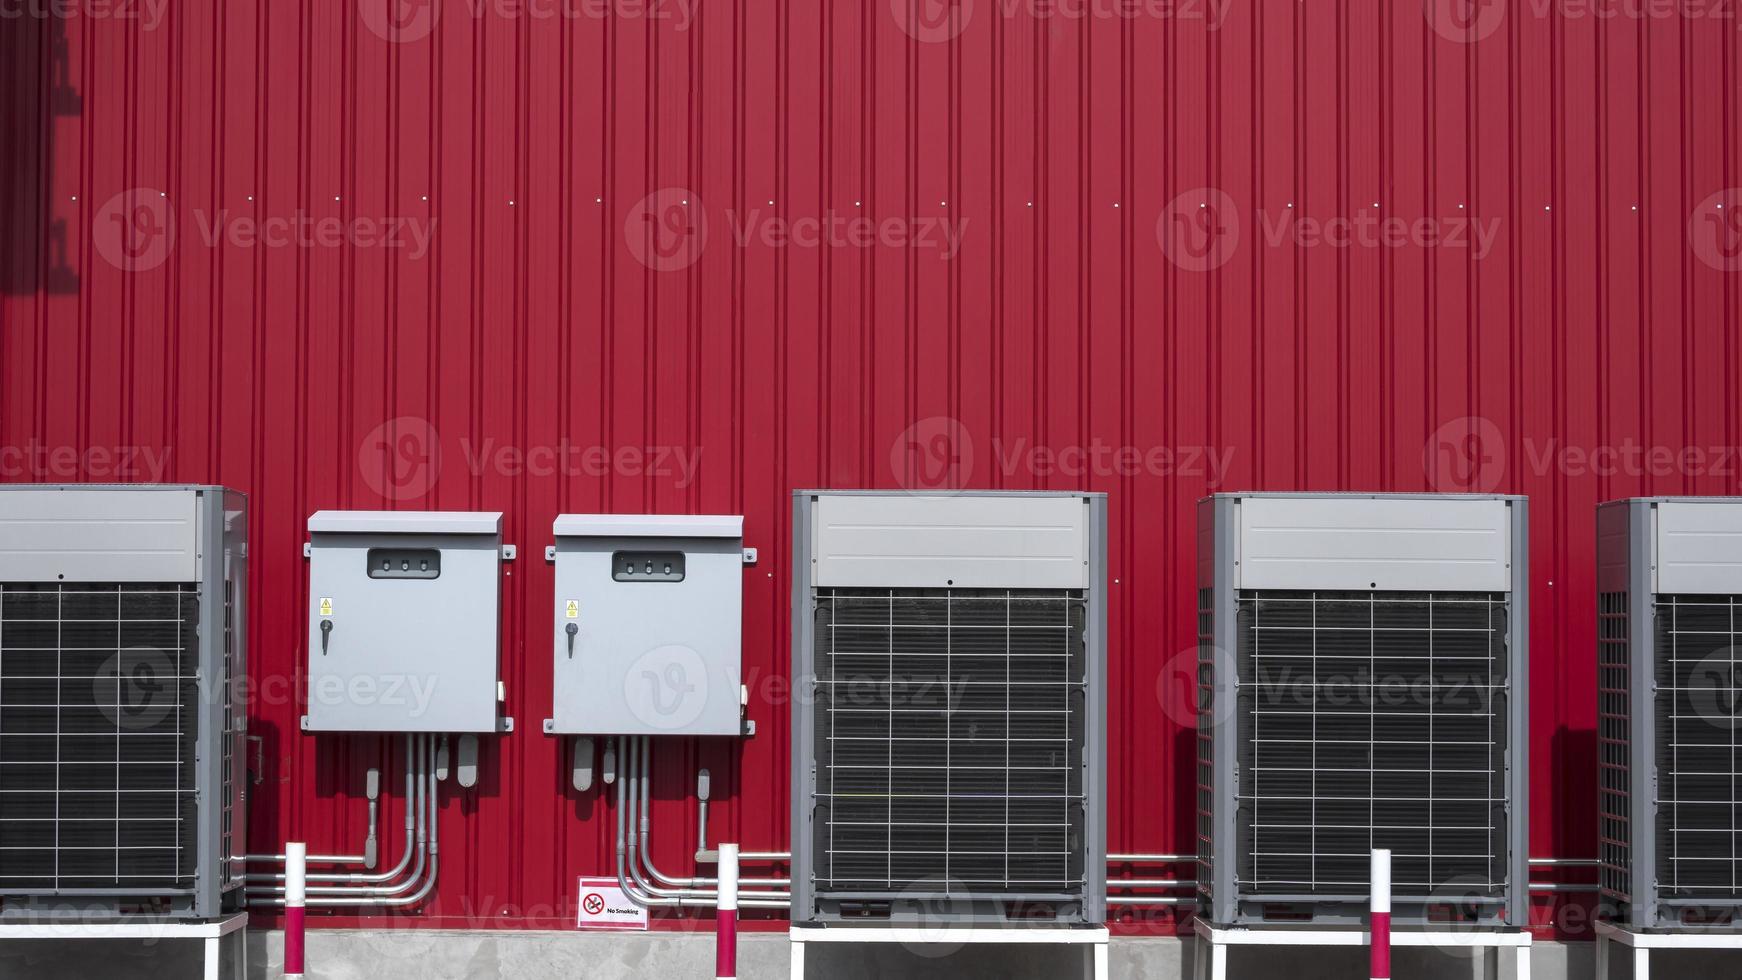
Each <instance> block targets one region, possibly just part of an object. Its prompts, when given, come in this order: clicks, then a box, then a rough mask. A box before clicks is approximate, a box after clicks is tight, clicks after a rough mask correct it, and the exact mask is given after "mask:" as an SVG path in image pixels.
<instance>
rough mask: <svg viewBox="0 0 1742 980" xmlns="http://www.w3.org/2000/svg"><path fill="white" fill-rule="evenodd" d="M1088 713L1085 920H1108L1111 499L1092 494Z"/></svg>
mask: <svg viewBox="0 0 1742 980" xmlns="http://www.w3.org/2000/svg"><path fill="white" fill-rule="evenodd" d="M1088 523H1089V535H1088V538H1089V554H1088V561H1089V575H1090V579H1089V594H1088V630H1087V633H1088V636H1087V641H1088V650H1087V651H1086V653H1087V656H1086V658H1085V659H1086V667H1087V674H1088V698H1087V702H1088V714H1087V717H1086V718H1085V733H1084V734H1085V737H1086V739H1087V743H1088V744H1087V745H1085V746H1084V751H1083V765H1084V770H1085V771H1084V773H1083V800H1084V803H1083V805H1084V808H1085V811H1084V818H1085V819H1084V828H1085V833H1086V836H1087V839H1086V840H1085V841H1084V845H1085V848H1084V850H1085V853H1084V868H1083V878H1084V895H1083V920H1084V921H1085V922H1089V923H1094V924H1099V923H1102V922H1105V921H1106V918H1107V498H1105V497H1090V498H1088Z"/></svg>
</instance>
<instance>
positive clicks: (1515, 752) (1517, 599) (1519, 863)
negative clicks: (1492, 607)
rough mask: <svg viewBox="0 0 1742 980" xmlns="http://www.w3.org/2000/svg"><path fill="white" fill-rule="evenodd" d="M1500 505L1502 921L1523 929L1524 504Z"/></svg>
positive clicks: (1526, 758)
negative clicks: (1503, 582) (1507, 657)
mask: <svg viewBox="0 0 1742 980" xmlns="http://www.w3.org/2000/svg"><path fill="white" fill-rule="evenodd" d="M1503 503H1505V504H1506V505H1507V510H1508V520H1509V523H1510V532H1511V540H1510V548H1509V551H1510V554H1509V555H1508V556H1507V558H1508V561H1509V563H1510V565H1511V567H1512V569H1513V570H1514V571H1515V574H1513V575H1511V576H1509V578H1510V581H1511V588H1510V592H1511V595H1512V599H1511V606H1512V609H1511V615H1510V617H1508V620H1507V626H1508V627H1509V629H1510V631H1511V635H1510V637H1508V640H1507V649H1508V652H1509V653H1510V654H1511V663H1510V669H1509V671H1508V676H1507V679H1506V682H1507V686H1508V687H1509V688H1510V690H1509V691H1508V695H1507V705H1508V707H1509V708H1510V709H1511V714H1512V731H1511V732H1510V733H1509V734H1508V736H1507V739H1506V751H1507V766H1508V769H1507V790H1508V793H1507V795H1508V796H1509V798H1510V802H1509V803H1508V806H1507V817H1508V822H1507V825H1506V830H1507V839H1508V841H1510V843H1511V848H1512V851H1511V854H1510V861H1509V862H1508V865H1507V867H1508V875H1507V877H1508V881H1507V886H1508V890H1507V899H1506V908H1507V916H1506V921H1507V922H1509V923H1513V924H1517V925H1524V924H1527V923H1529V921H1530V503H1529V501H1527V500H1525V499H1524V498H1523V497H1514V498H1510V499H1508V500H1505V501H1503Z"/></svg>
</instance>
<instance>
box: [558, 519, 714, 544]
mask: <svg viewBox="0 0 1742 980" xmlns="http://www.w3.org/2000/svg"><path fill="white" fill-rule="evenodd" d="M552 530H553V531H554V532H555V534H556V536H557V537H559V538H563V537H618V538H628V537H651V538H739V539H742V538H743V537H744V518H743V517H742V516H740V515H737V514H732V515H725V514H558V515H557V519H556V521H555V522H554V523H553V524H552Z"/></svg>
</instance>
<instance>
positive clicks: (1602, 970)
mask: <svg viewBox="0 0 1742 980" xmlns="http://www.w3.org/2000/svg"><path fill="white" fill-rule="evenodd" d="M1597 980H1609V937H1608V936H1605V935H1603V934H1602V933H1600V932H1599V933H1597Z"/></svg>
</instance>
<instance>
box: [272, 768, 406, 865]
mask: <svg viewBox="0 0 1742 980" xmlns="http://www.w3.org/2000/svg"><path fill="white" fill-rule="evenodd" d="M412 737H413V736H412V735H410V734H407V735H406V736H405V781H406V784H407V786H408V787H409V786H410V783H411V740H412ZM370 771H371V772H373V771H374V770H373V769H371V770H370ZM406 799H407V800H408V801H409V800H410V799H411V795H410V793H409V792H408V793H407V794H406ZM380 812H381V811H380V804H379V803H378V801H377V800H376V799H375V798H374V797H373V796H371V797H370V799H369V834H368V842H369V854H310V855H308V856H307V857H306V858H304V859H303V860H304V861H306V862H307V863H309V864H362V865H366V866H368V867H374V860H375V859H374V858H373V857H371V856H370V855H371V854H373V853H374V850H375V831H376V829H377V827H378V823H377V821H378V818H379V816H380ZM407 826H408V827H409V824H408V825H407ZM406 846H407V847H410V846H411V839H410V835H409V834H407V835H406ZM287 857H288V855H285V854H244V855H242V860H243V862H244V863H246V864H283V863H285V861H286V859H287ZM399 870H404V868H403V866H402V867H401V868H400V869H399ZM244 877H245V878H246V879H247V880H249V881H283V880H284V876H283V875H282V874H280V875H276V876H273V877H266V876H264V875H254V874H250V875H246V876H244ZM309 880H310V881H315V880H319V879H317V877H316V876H315V875H310V876H309ZM379 880H383V881H384V880H386V879H385V878H381V879H379Z"/></svg>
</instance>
